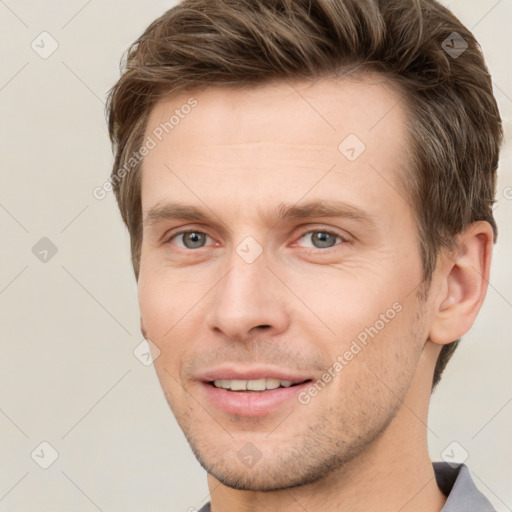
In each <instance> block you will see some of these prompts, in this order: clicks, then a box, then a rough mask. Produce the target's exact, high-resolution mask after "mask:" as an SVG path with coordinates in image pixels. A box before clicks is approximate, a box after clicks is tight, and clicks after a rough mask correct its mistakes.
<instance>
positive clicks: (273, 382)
mask: <svg viewBox="0 0 512 512" xmlns="http://www.w3.org/2000/svg"><path fill="white" fill-rule="evenodd" d="M306 382H311V379H306V380H302V381H292V380H280V379H275V378H273V377H268V378H262V379H251V380H242V379H231V380H227V379H219V380H212V381H209V382H208V384H210V386H213V387H215V388H218V389H225V390H227V391H236V392H237V393H250V392H256V393H262V392H265V391H269V390H272V389H279V388H292V387H294V386H299V385H300V384H304V383H306Z"/></svg>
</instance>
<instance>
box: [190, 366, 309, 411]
mask: <svg viewBox="0 0 512 512" xmlns="http://www.w3.org/2000/svg"><path fill="white" fill-rule="evenodd" d="M222 373H224V372H222ZM258 373H259V374H258V375H246V377H252V378H245V379H243V378H241V377H242V376H243V375H240V374H238V375H218V376H217V375H216V376H215V377H219V378H215V377H214V376H213V375H212V376H211V377H209V378H205V379H204V380H201V381H200V384H201V386H200V389H201V391H202V393H203V398H204V399H205V402H206V403H208V404H209V405H211V406H212V407H214V408H215V409H217V410H218V411H220V412H223V413H225V414H228V415H234V416H238V417H248V418H249V417H252V418H254V417H263V416H267V415H269V414H271V413H273V412H275V413H280V412H282V411H283V408H284V407H287V408H288V409H289V408H290V407H294V406H296V407H302V406H301V405H300V402H299V400H298V399H297V396H298V395H299V393H300V392H301V391H304V390H305V389H306V388H307V387H308V386H309V385H310V383H311V382H312V380H313V379H312V378H301V377H298V376H296V377H293V376H290V375H284V374H282V375H273V376H265V375H264V373H263V372H258ZM262 373H263V375H262ZM222 377H224V378H222ZM226 377H231V378H226ZM233 377H237V378H233Z"/></svg>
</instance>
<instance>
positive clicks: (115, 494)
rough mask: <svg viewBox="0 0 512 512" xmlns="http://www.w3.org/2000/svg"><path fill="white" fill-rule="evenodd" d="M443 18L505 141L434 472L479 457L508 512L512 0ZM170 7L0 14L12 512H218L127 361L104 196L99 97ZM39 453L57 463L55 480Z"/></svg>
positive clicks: (0, 458) (123, 272)
mask: <svg viewBox="0 0 512 512" xmlns="http://www.w3.org/2000/svg"><path fill="white" fill-rule="evenodd" d="M447 4H448V5H449V6H450V7H451V8H452V9H453V10H454V12H455V13H456V14H457V15H458V16H459V17H460V18H461V19H462V21H463V22H464V23H465V24H466V25H468V26H469V27H471V28H473V29H474V33H475V35H476V36H477V39H478V40H479V41H480V43H481V45H482V47H483V49H484V52H485V55H486V58H487V62H488V64H489V66H490V68H491V72H492V74H493V79H494V84H495V88H496V96H497V98H498V101H499V103H500V107H501V111H502V115H503V118H504V120H505V123H506V130H507V145H506V146H505V148H504V150H503V156H502V161H501V168H500V181H499V191H498V197H499V203H498V205H497V209H496V216H497V220H498V223H499V226H500V234H499V242H498V244H497V245H496V246H495V253H494V260H493V270H492V274H491V280H490V287H489V291H488V295H487V299H486V302H485V304H484V307H483V309H482V311H481V313H480V316H479V318H478V320H477V322H476V324H475V326H474V328H473V329H472V331H471V333H470V334H468V335H467V336H466V337H465V338H464V340H463V343H462V345H461V346H460V347H459V348H458V350H457V353H456V355H455V356H454V359H453V360H452V362H451V363H450V365H449V366H448V369H447V370H446V374H445V376H444V378H443V382H442V383H441V385H440V387H439V388H438V390H437V392H436V393H435V394H434V397H433V400H432V406H431V414H430V423H429V426H430V431H429V439H430V448H431V455H432V458H433V459H436V460H440V459H441V453H442V452H443V451H444V450H445V449H446V448H447V447H449V448H448V452H451V451H452V449H453V454H455V456H456V457H463V456H464V450H465V451H466V452H467V453H468V454H469V457H468V459H467V464H468V465H469V467H470V468H471V470H472V473H473V476H474V479H475V481H476V483H477V485H478V486H479V487H480V488H481V489H482V491H483V492H484V493H485V494H486V495H487V496H488V497H489V498H490V500H491V501H492V502H493V504H494V505H495V507H496V508H497V510H498V511H500V512H501V511H505V510H511V509H512V486H511V485H510V484H511V477H512V466H511V461H512V445H511V441H510V433H511V428H510V426H511V420H512V380H511V371H510V368H511V362H512V341H511V339H510V332H511V318H512V276H511V273H510V271H509V269H510V254H511V249H512V229H511V228H510V225H511V221H512V171H511V161H510V158H511V144H510V134H511V124H510V121H511V118H512V77H511V70H512V66H511V64H510V49H511V47H512V44H511V43H512V40H511V35H510V24H511V21H512V0H501V1H498V2H496V1H492V2H488V1H484V0H478V1H476V0H473V1H468V0H457V1H452V2H449V3H447ZM172 5H174V2H171V1H163V0H152V1H147V2H142V1H137V2H136V1H133V0H132V1H126V0H125V1H121V0H111V1H102V2H100V1H99V0H90V1H88V2H86V1H84V0H73V1H67V2H58V1H56V0H52V1H50V0H46V1H41V2H35V1H32V2H30V1H26V0H5V1H3V0H0V34H1V45H0V64H1V65H0V116H1V117H0V118H1V125H0V126H1V128H0V130H1V131H0V141H1V149H2V151H1V155H2V160H1V165H2V172H1V187H0V227H1V234H2V238H1V243H0V254H1V260H0V261H1V265H0V311H1V325H2V331H3V332H2V334H3V340H2V344H1V358H0V511H10V512H18V511H26V512H31V511H34V512H35V511H38V512H43V511H57V512H58V511H68V510H73V511H74V512H82V511H83V512H89V511H95V510H101V511H112V512H121V511H122V512H132V511H149V510H151V511H155V512H156V511H169V512H179V511H187V510H189V511H192V510H194V508H200V506H201V505H202V504H203V503H204V502H205V501H206V500H207V499H208V489H207V485H206V474H205V472H204V470H202V469H201V468H200V466H199V464H198V463H197V462H196V460H195V458H194V457H193V455H192V453H191V451H190V449H189V447H188V445H187V443H186V441H185V439H184V437H183V435H182V433H181V431H180V429H179V428H178V426H177V424H176V422H175V420H174V418H173V416H172V414H171V412H170V410H169V409H168V406H167V403H166V402H165V400H164V397H163V394H162V392H161V390H160V386H159V384H158V381H157V379H156V376H155V374H154V370H153V368H152V367H151V366H148V367H146V366H144V365H143V364H142V363H141V361H139V359H137V358H136V357H135V356H134V354H133V351H134V349H136V347H137V346H138V345H139V344H140V342H141V340H142V336H141V334H140V332H139V321H138V306H137V302H136V285H135V280H134V277H133V275H132V270H131V266H130V259H129V241H128V236H127V233H126V232H125V229H124V227H123V225H122V223H121V220H120V216H119V213H118V211H117V207H116V205H115V201H114V197H113V195H112V194H108V196H107V197H106V198H105V199H104V200H102V201H100V200H97V199H95V198H94V197H93V195H92V190H93V189H94V188H95V187H97V186H100V185H102V184H103V183H104V182H105V180H106V179H107V178H108V176H109V173H110V168H111V165H112V161H113V158H112V155H111V151H110V145H109V141H108V136H107V129H106V123H105V120H104V99H105V94H106V91H107V90H108V89H109V88H110V87H111V86H112V85H113V84H114V82H115V81H116V80H117V78H118V76H119V59H120V57H121V55H122V53H123V52H124V51H125V50H126V49H127V47H128V46H129V44H130V43H131V42H133V40H134V39H135V38H136V37H137V36H138V35H139V34H140V33H141V32H142V31H143V30H144V29H145V27H146V26H147V25H148V24H149V23H150V22H151V21H152V20H153V19H154V18H156V17H157V16H159V15H160V14H162V13H163V12H164V11H165V10H166V9H168V8H170V7H171V6H172ZM43 31H46V32H48V33H49V34H51V38H53V39H54V40H55V41H56V42H57V43H58V48H57V50H56V51H55V52H54V53H53V54H52V55H51V56H49V57H48V58H46V59H43V58H41V57H40V56H39V54H38V53H36V51H34V50H33V49H32V47H31V43H32V41H35V43H34V45H38V46H36V48H38V51H39V52H44V51H49V50H50V49H51V44H52V40H51V39H50V38H49V37H48V36H40V34H41V32H43ZM53 44H54V43H53ZM43 237H47V238H49V239H50V240H51V242H52V243H53V244H54V245H55V246H56V248H57V253H56V254H55V255H54V256H52V254H51V252H49V253H48V254H46V253H44V250H45V247H44V246H42V247H39V246H37V248H38V250H36V251H35V252H36V253H38V254H37V256H38V257H39V258H44V257H46V259H47V260H48V261H46V262H42V261H40V259H38V257H36V254H34V253H33V251H32V248H33V247H34V245H36V244H37V243H38V241H39V240H40V239H41V238H43ZM41 243H42V244H43V245H44V244H45V243H47V242H41ZM38 251H39V252H38ZM41 251H43V252H41ZM454 441H455V442H456V443H457V444H455V445H451V443H453V442H454ZM41 442H47V443H50V445H51V446H52V447H53V448H54V449H55V450H56V451H57V452H58V458H57V460H56V461H55V462H54V463H53V464H52V465H51V466H50V467H49V468H48V469H43V468H41V467H40V465H41V464H43V465H44V464H47V463H49V462H51V456H52V451H51V449H50V448H49V447H48V446H46V445H41V444H40V443H41ZM403 449H404V450H407V446H404V447H403ZM31 454H33V455H32V456H31Z"/></svg>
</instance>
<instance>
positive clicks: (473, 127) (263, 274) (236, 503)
mask: <svg viewBox="0 0 512 512" xmlns="http://www.w3.org/2000/svg"><path fill="white" fill-rule="evenodd" d="M108 107H109V112H108V113H109V127H110V135H111V139H112V141H113V143H114V148H115V164H114V169H113V171H112V176H111V181H112V184H113V186H114V190H115V193H116V197H117V200H118V203H119V206H120V209H121V213H122V216H123V220H124V221H125V223H126V225H127V227H128V229H129V232H130V237H131V250H132V261H133V267H134V271H135V275H136V278H137V280H138V297H139V304H140V312H141V330H142V333H143V335H144V336H145V337H146V338H147V339H148V340H151V346H152V349H153V351H154V353H155V354H157V353H158V354H159V357H157V358H155V368H156V371H157V374H158V377H159V380H160V383H161V385H162V388H163V391H164V393H165V396H166V399H167V401H168V403H169V405H170V407H171V409H172V411H173V413H174V414H175V416H176V419H177V421H178V423H179V424H180V426H181V428H182V429H183V432H184V434H185V436H186V438H187V440H188V441H189V443H190V446H191V448H192V450H193V452H194V454H195V455H196V457H197V459H198V460H199V462H200V464H201V465H202V466H203V467H204V468H205V469H206V470H207V472H208V485H209V489H210V496H211V504H207V505H206V506H205V507H204V508H203V509H202V511H204V512H206V511H208V510H211V511H213V512H228V511H229V512H233V511H235V512H236V511H248V510H261V511H275V510H279V511H282V512H283V511H284V512H287V511H295V510H297V511H299V510H301V511H303V510H307V511H309V512H316V511H323V512H330V511H340V510H351V511H352V512H354V511H367V510H379V511H380V512H387V511H389V512H397V511H401V512H409V511H411V512H412V511H418V510H421V511H425V512H430V511H432V512H434V511H440V510H443V511H444V512H454V511H462V510H464V511H466V512H469V511H479V512H481V511H490V510H493V509H492V506H491V505H490V503H489V502H488V500H487V499H486V498H485V497H484V496H483V495H482V494H481V493H480V492H479V491H478V490H477V489H476V487H475V485H474V483H473V481H472V479H471V476H470V475H469V472H468V469H467V467H466V466H464V465H459V466H456V465H454V464H451V465H449V464H447V463H442V462H439V463H434V464H433V463H432V461H431V460H430V457H429V453H428V447H427V428H426V424H427V413H428V404H429V399H430V394H431V392H432V389H433V388H434V387H435V386H436V385H437V383H438V382H439V379H440V378H441V374H442V372H443V369H444V367H445V365H446V363H447V362H448V360H449V359H450V357H451V355H452V353H453V350H454V349H455V347H456V345H457V343H458V341H459V339H460V338H461V336H463V335H464V334H465V333H467V332H468V330H469V329H470V328H471V326H472V324H473V322H474V320H475V318H476V316H477V314H478V311H479V310H480V307H481V305H482V303H483V300H484V297H485V294H486V290H487V282H488V279H489V272H490V264H491V255H492V247H493V242H494V241H495V240H496V224H495V221H494V219H493V213H492V205H493V203H494V192H495V186H496V168H497V164H498V157H499V147H500V143H501V138H502V130H501V120H500V116H499V112H498V109H497V106H496V102H495V99H494V97H493V94H492V87H491V80H490V77H489V74H488V72H487V69H486V67H485V64H484V61H483V58H482V54H481V52H480V50H479V47H478V44H477V42H476V41H475V39H474V37H473V36H472V34H471V33H470V32H469V31H468V30H467V29H466V28H465V27H464V26H463V25H462V24H461V23H460V22H459V21H458V20H457V19H456V18H455V17H454V16H453V15H452V14H451V13H450V12H449V11H448V10H447V9H446V8H444V7H442V6H441V5H439V4H438V3H437V2H435V1H434V0H389V1H386V2H377V1H375V0H316V1H313V0H293V1H292V0H267V1H265V2H260V1H256V0H242V1H241V0H208V1H202V0H185V1H183V2H182V3H181V4H179V5H177V6H176V7H174V8H172V9H171V10H169V11H168V12H167V13H165V14H164V15H163V16H162V17H161V18H159V19H157V20H156V21H154V22H153V23H152V24H151V25H150V26H149V27H148V29H147V30H146V31H145V33H144V34H143V35H142V36H141V37H140V38H139V39H138V41H136V43H135V44H134V45H133V46H132V48H131V49H130V52H129V54H128V57H127V61H126V66H125V70H124V73H123V75H122V76H121V78H120V80H119V81H118V82H117V84H116V85H115V86H114V87H113V89H112V90H111V93H110V97H109V105H108Z"/></svg>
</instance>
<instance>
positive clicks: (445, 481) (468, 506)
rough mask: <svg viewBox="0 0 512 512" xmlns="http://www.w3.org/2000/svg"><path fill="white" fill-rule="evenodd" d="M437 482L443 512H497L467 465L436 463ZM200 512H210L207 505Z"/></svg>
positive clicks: (434, 464)
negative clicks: (445, 497)
mask: <svg viewBox="0 0 512 512" xmlns="http://www.w3.org/2000/svg"><path fill="white" fill-rule="evenodd" d="M433 466H434V473H435V475H436V482H437V485H438V487H439V489H441V491H442V492H443V494H444V495H445V496H447V500H446V503H445V505H444V507H443V509H442V510H441V512H496V510H495V509H494V508H493V506H492V505H491V503H490V501H489V500H488V499H487V498H486V497H485V496H484V495H483V494H482V493H481V492H480V491H479V490H478V489H477V488H476V485H475V484H474V482H473V479H472V478H471V475H470V474H469V469H468V467H467V466H466V465H465V464H460V465H458V466H457V467H455V468H452V467H451V466H450V464H448V463H447V462H434V463H433ZM199 512H210V504H209V503H207V504H206V505H205V506H204V507H203V508H202V509H201V510H200V511H199Z"/></svg>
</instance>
